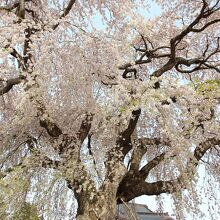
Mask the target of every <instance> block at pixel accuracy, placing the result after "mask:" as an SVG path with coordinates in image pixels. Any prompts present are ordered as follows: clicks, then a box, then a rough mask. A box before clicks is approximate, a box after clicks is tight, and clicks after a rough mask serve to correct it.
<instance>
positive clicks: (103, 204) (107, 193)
mask: <svg viewBox="0 0 220 220" xmlns="http://www.w3.org/2000/svg"><path fill="white" fill-rule="evenodd" d="M117 188H118V186H117V185H114V184H108V185H105V186H103V187H102V188H101V189H100V191H99V192H98V193H97V195H95V196H94V197H93V198H92V193H87V194H84V193H80V194H78V195H76V198H77V201H78V210H77V217H76V219H77V220H113V219H115V217H116V211H117V199H116V193H117Z"/></svg>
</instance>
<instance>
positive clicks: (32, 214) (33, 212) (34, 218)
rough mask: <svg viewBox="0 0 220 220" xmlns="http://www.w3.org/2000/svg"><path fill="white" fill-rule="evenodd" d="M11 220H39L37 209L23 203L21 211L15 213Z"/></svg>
mask: <svg viewBox="0 0 220 220" xmlns="http://www.w3.org/2000/svg"><path fill="white" fill-rule="evenodd" d="M12 219H13V220H40V218H39V217H38V213H37V208H36V207H35V206H34V205H32V204H30V203H27V202H25V203H24V204H23V206H22V207H21V209H20V210H19V211H18V212H16V213H15V215H14V217H13V218H12Z"/></svg>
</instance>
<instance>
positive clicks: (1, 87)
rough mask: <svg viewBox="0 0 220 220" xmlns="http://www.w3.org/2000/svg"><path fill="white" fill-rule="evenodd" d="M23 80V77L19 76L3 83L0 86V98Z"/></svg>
mask: <svg viewBox="0 0 220 220" xmlns="http://www.w3.org/2000/svg"><path fill="white" fill-rule="evenodd" d="M23 79H24V77H23V76H19V77H17V78H14V79H9V80H7V81H5V83H4V82H3V84H2V85H0V96H1V95H3V94H5V93H7V92H9V91H10V90H11V89H12V88H13V86H14V85H17V84H20V83H21V82H22V80H23ZM4 84H5V85H4Z"/></svg>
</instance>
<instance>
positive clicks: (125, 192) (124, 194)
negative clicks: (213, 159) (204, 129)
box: [117, 138, 220, 202]
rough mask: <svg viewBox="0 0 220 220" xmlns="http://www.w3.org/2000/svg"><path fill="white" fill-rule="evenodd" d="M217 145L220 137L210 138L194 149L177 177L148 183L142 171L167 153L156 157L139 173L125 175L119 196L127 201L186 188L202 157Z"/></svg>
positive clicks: (219, 143)
mask: <svg viewBox="0 0 220 220" xmlns="http://www.w3.org/2000/svg"><path fill="white" fill-rule="evenodd" d="M216 145H220V139H216V138H210V139H207V140H206V141H204V142H202V143H200V144H199V145H198V146H197V147H196V148H195V150H194V156H193V158H190V159H189V161H188V163H187V166H186V169H185V171H184V172H183V173H181V174H180V175H179V176H178V177H177V178H176V179H171V180H168V181H162V180H160V181H157V182H153V183H147V182H145V178H146V176H145V175H144V176H143V175H141V172H143V170H145V171H146V173H148V172H149V170H150V169H152V168H153V167H155V166H156V165H157V164H159V163H160V161H162V160H163V159H164V156H165V155H164V154H161V155H159V156H158V157H155V158H154V159H153V160H152V161H151V162H149V163H148V164H147V165H146V166H145V167H144V168H142V171H140V172H139V173H137V172H136V173H132V174H129V173H128V175H126V176H125V178H124V179H123V180H122V182H121V183H120V186H119V188H118V193H117V196H118V198H123V199H124V200H125V201H129V200H131V199H133V198H135V197H137V196H141V195H159V194H162V193H172V192H176V191H179V190H180V189H181V188H182V189H184V188H186V187H187V183H188V182H189V181H190V179H191V178H192V176H193V175H194V174H195V171H196V167H197V166H198V163H199V161H201V159H202V157H203V156H204V155H205V153H206V152H207V151H208V150H209V149H210V148H212V147H214V146H216ZM119 202H120V201H119Z"/></svg>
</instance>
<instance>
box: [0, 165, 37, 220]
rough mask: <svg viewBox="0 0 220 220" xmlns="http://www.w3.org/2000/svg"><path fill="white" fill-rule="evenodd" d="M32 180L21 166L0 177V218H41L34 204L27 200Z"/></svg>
mask: <svg viewBox="0 0 220 220" xmlns="http://www.w3.org/2000/svg"><path fill="white" fill-rule="evenodd" d="M29 185H30V181H29V178H28V175H26V174H25V172H24V170H23V169H22V168H21V167H16V168H15V169H13V170H12V171H10V172H9V173H8V174H7V175H2V178H0V188H1V191H0V219H8V215H9V214H10V219H13V220H39V218H38V214H37V209H36V207H35V206H34V205H31V204H29V203H27V202H25V199H26V196H25V195H26V194H27V191H28V189H29Z"/></svg>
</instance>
